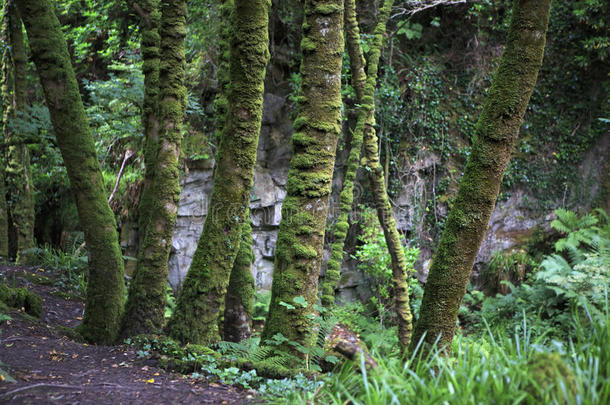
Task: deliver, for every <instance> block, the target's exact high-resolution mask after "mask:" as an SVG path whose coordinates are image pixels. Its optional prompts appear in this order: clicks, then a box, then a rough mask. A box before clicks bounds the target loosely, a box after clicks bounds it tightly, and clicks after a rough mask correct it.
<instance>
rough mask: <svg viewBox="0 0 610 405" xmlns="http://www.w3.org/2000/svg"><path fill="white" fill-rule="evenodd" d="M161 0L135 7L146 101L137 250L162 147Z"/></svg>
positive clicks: (146, 218)
mask: <svg viewBox="0 0 610 405" xmlns="http://www.w3.org/2000/svg"><path fill="white" fill-rule="evenodd" d="M159 4H160V0H142V1H140V2H139V3H134V4H133V7H134V9H135V10H136V12H137V13H138V15H139V16H140V32H141V35H142V40H141V46H140V48H141V49H142V73H143V74H144V102H143V108H142V128H143V129H144V182H143V185H142V194H141V196H140V202H139V205H138V212H137V215H138V250H139V248H140V246H141V245H142V242H143V240H144V236H145V235H146V227H147V225H148V222H149V218H150V213H151V211H152V199H153V196H152V194H153V192H152V188H151V185H152V182H153V179H154V177H155V163H156V160H157V149H158V147H159V91H160V86H159V70H160V68H161V54H160V53H161V35H160V33H159V28H160V26H161V8H160V7H159Z"/></svg>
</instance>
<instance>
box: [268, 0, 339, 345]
mask: <svg viewBox="0 0 610 405" xmlns="http://www.w3.org/2000/svg"><path fill="white" fill-rule="evenodd" d="M343 13H344V8H343V0H326V1H312V0H306V1H305V17H304V22H303V39H302V41H301V51H302V53H303V59H302V63H301V74H302V87H301V94H300V95H299V99H298V116H297V118H296V120H295V121H294V124H293V127H294V131H295V133H294V134H293V135H292V149H293V154H292V158H291V160H290V169H289V172H288V179H287V186H286V188H287V196H286V199H285V200H284V203H283V206H282V222H281V224H280V230H279V235H278V240H277V247H276V255H275V269H274V272H273V285H272V292H271V304H270V308H269V314H268V316H267V321H266V324H265V329H264V331H263V337H262V338H263V340H265V339H269V338H271V337H273V336H274V335H276V334H278V333H281V334H282V335H284V336H285V337H286V338H287V339H288V341H291V342H297V343H299V344H301V345H302V346H305V347H309V346H310V344H311V343H312V339H315V336H313V335H312V319H311V318H312V315H313V312H314V305H315V304H316V302H317V299H318V291H317V290H318V277H319V274H320V265H321V261H322V247H323V243H324V230H325V225H326V218H327V215H328V209H329V207H328V204H329V197H330V191H331V182H332V175H333V169H334V163H335V153H336V146H337V141H338V138H339V136H340V133H341V62H342V55H343V46H344V43H343ZM296 297H300V298H301V301H300V303H298V302H295V301H293V299H294V298H296ZM303 299H304V301H303ZM284 349H286V350H288V351H290V352H293V353H294V354H295V355H298V356H302V355H303V354H302V353H300V352H298V351H297V350H296V349H295V347H294V346H292V345H288V344H286V345H285V346H284Z"/></svg>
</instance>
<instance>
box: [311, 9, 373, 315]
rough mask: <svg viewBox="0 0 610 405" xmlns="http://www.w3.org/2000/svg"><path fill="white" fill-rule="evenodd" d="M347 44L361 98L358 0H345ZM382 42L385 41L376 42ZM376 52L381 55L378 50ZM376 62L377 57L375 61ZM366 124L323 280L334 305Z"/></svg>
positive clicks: (357, 140)
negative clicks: (357, 17)
mask: <svg viewBox="0 0 610 405" xmlns="http://www.w3.org/2000/svg"><path fill="white" fill-rule="evenodd" d="M344 19H345V36H346V42H345V46H346V48H347V52H348V55H349V58H350V71H351V73H352V85H353V87H354V90H355V92H356V98H357V101H358V102H360V101H361V100H362V98H363V96H364V87H365V84H366V73H365V72H364V67H365V60H364V56H363V54H362V47H361V46H360V28H359V27H358V20H357V19H356V2H355V0H345V16H344ZM375 45H381V44H377V43H375V44H373V46H375ZM376 55H379V54H378V53H377V54H376ZM373 62H374V61H373ZM362 129H363V126H362V125H360V126H358V127H357V129H356V130H355V131H353V133H352V140H351V145H350V150H349V155H348V157H347V162H346V165H347V170H346V171H345V179H344V180H343V189H342V190H341V195H340V197H339V217H338V218H337V222H336V223H335V225H334V226H333V236H334V238H335V240H334V242H333V244H332V246H331V254H330V258H329V259H328V263H327V269H326V274H325V276H324V280H323V282H322V287H321V294H320V299H321V301H322V305H324V306H325V307H330V306H331V305H332V304H334V302H335V289H336V288H337V285H338V283H339V278H340V277H341V264H342V263H343V247H344V246H345V238H346V237H347V231H348V229H349V223H348V216H349V213H350V212H351V210H352V205H353V203H354V182H355V180H356V173H357V171H358V167H360V153H361V150H362V140H363V131H362Z"/></svg>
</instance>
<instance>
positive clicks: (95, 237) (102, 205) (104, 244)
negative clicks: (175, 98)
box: [17, 0, 124, 343]
mask: <svg viewBox="0 0 610 405" xmlns="http://www.w3.org/2000/svg"><path fill="white" fill-rule="evenodd" d="M17 6H18V8H19V11H20V14H21V16H22V18H23V22H24V24H25V28H26V31H27V34H28V39H29V43H30V49H31V52H32V58H33V60H34V63H35V64H36V68H37V70H38V74H39V75H40V81H41V83H42V87H43V89H44V93H45V99H46V102H47V107H48V108H49V112H50V115H51V121H52V123H53V128H54V131H55V136H56V138H57V144H58V146H59V148H60V150H61V154H62V156H63V160H64V164H65V165H66V169H67V172H68V177H69V179H70V185H71V188H72V192H73V194H74V197H75V199H76V206H77V209H78V217H79V220H80V224H81V227H82V228H83V231H84V234H85V241H86V242H87V246H88V247H89V283H88V286H87V300H86V305H85V315H84V319H83V323H82V325H81V327H80V331H81V333H82V334H83V336H84V337H85V338H86V339H87V340H89V341H92V342H95V343H112V342H113V341H114V340H115V338H116V336H117V333H118V329H119V321H120V316H121V310H122V308H123V300H124V298H123V297H124V284H123V283H124V281H123V257H122V255H121V249H120V248H119V241H118V234H117V229H116V222H115V218H114V215H113V213H112V210H111V209H110V206H109V205H108V202H107V200H106V193H105V190H104V181H103V178H102V171H101V168H100V164H99V161H98V159H97V155H96V151H95V143H94V141H93V137H92V136H91V132H90V129H89V125H88V123H87V117H86V115H85V109H84V107H83V103H82V100H81V97H80V94H79V91H78V84H77V82H76V77H75V75H74V70H73V69H72V65H71V63H70V54H69V53H68V47H67V45H66V41H65V39H64V37H63V34H62V32H61V26H60V24H59V21H58V20H57V17H56V16H55V13H54V10H53V4H52V3H51V2H50V1H49V0H17Z"/></svg>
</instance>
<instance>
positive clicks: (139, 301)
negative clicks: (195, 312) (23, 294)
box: [121, 0, 187, 336]
mask: <svg viewBox="0 0 610 405" xmlns="http://www.w3.org/2000/svg"><path fill="white" fill-rule="evenodd" d="M151 11H152V12H153V13H154V10H151ZM186 12H187V2H186V0H165V1H163V3H162V6H161V27H160V30H161V31H160V33H161V42H160V44H161V66H160V71H159V72H160V73H159V82H160V93H159V102H158V103H159V121H160V123H161V128H160V130H159V134H158V136H159V140H158V142H154V139H152V140H150V142H149V144H148V145H147V146H148V147H151V148H152V147H153V146H154V144H155V143H156V144H157V153H156V159H155V162H154V166H155V167H154V169H153V170H154V176H153V178H152V183H151V185H150V195H149V196H148V198H149V200H148V201H147V202H146V203H145V207H147V209H148V210H149V211H150V213H149V214H148V215H149V216H148V220H147V221H148V224H145V229H146V233H145V236H144V241H143V242H142V244H141V246H140V249H139V252H138V263H137V265H136V270H135V273H134V276H133V279H132V281H131V284H130V286H129V298H128V300H127V305H126V308H125V316H124V319H123V325H122V332H121V334H122V335H123V336H131V335H137V334H142V333H158V332H160V331H161V330H162V328H163V324H164V321H165V318H164V315H165V304H166V294H165V290H166V284H167V275H168V259H169V253H170V249H171V246H172V235H173V231H174V225H175V222H176V214H177V212H178V203H179V201H180V168H179V160H180V146H181V142H182V123H183V119H184V111H185V109H186V88H185V86H184V73H185V63H186V62H185V51H184V38H185V36H186ZM151 84H152V83H151ZM151 90H152V89H151ZM150 102H151V104H152V101H150ZM153 107H154V106H153V105H151V108H153ZM151 114H154V110H152V109H151ZM153 136H154V135H153ZM144 215H146V213H144Z"/></svg>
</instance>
